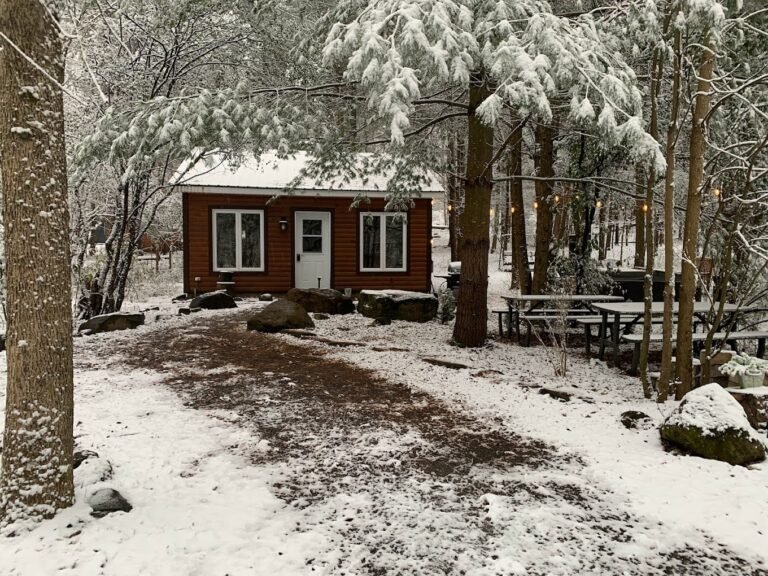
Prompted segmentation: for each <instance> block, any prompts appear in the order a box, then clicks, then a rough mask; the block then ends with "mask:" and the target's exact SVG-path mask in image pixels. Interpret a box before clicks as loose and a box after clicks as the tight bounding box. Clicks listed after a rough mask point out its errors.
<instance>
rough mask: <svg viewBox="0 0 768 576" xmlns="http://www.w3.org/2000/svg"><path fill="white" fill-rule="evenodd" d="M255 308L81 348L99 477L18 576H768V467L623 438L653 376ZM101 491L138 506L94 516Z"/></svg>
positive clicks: (3, 545) (84, 443) (88, 426)
mask: <svg viewBox="0 0 768 576" xmlns="http://www.w3.org/2000/svg"><path fill="white" fill-rule="evenodd" d="M258 305H259V304H255V303H244V305H243V306H242V309H241V310H237V311H233V312H224V313H222V312H203V313H200V314H198V315H194V316H192V317H170V318H168V317H166V318H163V319H161V320H160V321H158V322H155V323H152V324H150V325H148V326H144V327H141V328H140V329H138V330H135V331H131V332H127V333H113V334H109V335H100V336H95V337H86V338H82V339H78V341H77V352H76V364H77V374H76V382H77V391H76V394H77V398H76V404H77V408H76V422H77V425H76V436H77V443H78V446H79V447H80V448H83V449H90V450H95V451H97V452H99V453H100V455H101V456H102V459H99V461H101V462H102V464H101V468H99V464H98V462H99V461H96V464H91V465H90V467H89V466H85V465H83V466H81V467H80V468H78V470H77V471H76V480H77V484H78V503H77V505H76V506H75V507H73V508H72V509H70V510H67V511H65V512H63V513H61V514H60V515H59V516H57V517H56V518H54V519H53V520H51V521H49V522H46V523H45V524H44V525H42V526H40V527H38V528H37V529H35V530H34V531H33V532H31V533H28V534H25V535H23V536H20V537H17V538H13V539H6V540H4V541H2V542H0V558H2V559H3V560H2V563H1V564H0V574H9V575H14V576H16V575H23V576H28V575H32V576H35V575H38V574H40V575H47V574H62V575H67V574H69V575H78V576H87V575H91V574H94V575H96V574H109V575H116V576H123V575H129V574H130V575H134V574H147V575H165V574H169V575H170V574H174V575H176V574H185V575H187V574H189V575H201V576H203V575H205V576H208V575H212V574H229V575H232V576H234V575H240V574H248V575H251V574H265V575H266V574H285V575H288V574H311V573H315V574H349V575H352V574H371V575H379V574H381V575H384V574H403V575H413V574H419V575H421V574H425V575H426V574H468V575H497V574H498V575H502V574H504V575H506V574H527V575H539V574H540V575H544V574H552V575H576V574H578V575H612V574H616V575H619V574H621V575H632V574H637V575H645V574H650V575H653V574H676V575H677V574H680V575H682V574H690V575H704V574H707V575H710V574H711V575H717V574H768V570H766V568H765V564H764V562H765V550H766V549H768V547H766V545H765V544H766V536H765V533H764V531H762V526H763V522H764V519H765V517H766V514H765V512H766V511H765V506H766V504H765V502H764V500H765V499H764V498H763V495H764V490H765V485H766V478H767V477H768V474H767V471H766V469H765V468H764V467H759V466H758V467H754V468H752V469H747V468H739V467H730V466H727V465H724V464H721V463H713V462H707V461H702V460H700V459H697V458H689V457H683V456H680V455H677V454H673V453H667V452H664V450H663V449H662V448H661V446H660V443H659V441H658V439H657V433H656V432H655V430H638V431H634V430H633V431H629V430H625V429H624V428H623V427H621V424H619V423H618V415H619V414H620V412H621V411H623V410H625V409H627V408H629V407H634V408H637V407H640V408H642V409H644V410H646V411H650V409H651V408H652V407H653V404H652V403H647V402H646V403H644V402H643V400H642V399H641V398H640V396H639V385H638V384H637V381H636V380H635V379H630V378H626V377H623V376H619V375H618V374H617V373H615V372H614V371H612V370H610V369H609V368H607V367H606V366H605V365H603V364H601V363H594V362H591V363H590V362H587V361H585V360H581V359H578V358H576V359H574V360H573V361H572V365H571V373H570V374H569V377H568V378H567V379H565V380H564V381H563V380H561V381H557V380H556V379H554V378H553V377H552V376H551V367H550V366H548V364H547V357H546V351H545V350H541V349H540V348H539V349H536V348H531V349H526V348H522V347H519V346H515V345H511V344H509V343H506V342H490V343H489V345H488V346H486V347H485V348H482V349H479V350H457V349H455V348H453V347H451V346H450V345H449V344H448V339H449V337H450V327H449V326H442V325H440V324H436V323H431V324H425V325H414V324H410V323H403V322H395V323H393V324H392V325H391V326H370V320H369V319H367V318H363V317H361V316H359V315H350V316H342V317H332V318H331V319H330V320H322V321H318V322H317V329H316V331H315V332H316V333H317V335H319V336H321V337H325V338H327V339H330V340H334V341H340V340H343V341H345V342H354V343H355V344H353V345H348V346H333V345H329V344H328V343H319V342H316V341H314V342H313V341H311V340H300V339H297V338H296V337H294V336H289V335H278V336H274V335H262V334H257V333H250V332H247V331H246V330H245V328H244V320H245V318H247V316H248V312H249V309H250V310H253V308H254V307H256V306H258ZM424 357H437V358H442V359H445V360H451V361H453V362H460V363H463V364H466V365H467V366H468V368H465V369H459V370H456V369H452V368H447V367H443V366H435V365H433V364H429V363H427V362H424V361H423V358H424ZM544 385H547V386H549V387H557V389H559V390H567V391H569V392H571V393H573V394H574V399H573V400H572V401H571V402H567V403H563V402H559V401H558V400H556V399H553V398H551V397H549V396H546V395H542V394H539V393H538V391H539V390H540V389H541V386H544ZM3 388H4V387H3ZM0 389H2V388H0ZM0 401H4V398H2V394H0ZM665 409H667V410H668V409H670V407H665ZM653 417H654V418H655V419H657V418H659V417H660V415H659V414H653ZM105 459H106V460H109V461H110V463H111V467H112V478H111V479H107V480H106V481H103V480H102V478H104V476H105V475H104V474H102V473H101V471H103V468H104V464H103V462H104V460H105ZM86 462H88V461H86ZM103 485H108V486H112V487H115V488H117V489H118V490H120V491H121V492H122V493H123V494H124V495H125V496H127V497H128V499H129V500H130V501H131V502H132V504H133V505H134V510H133V511H132V512H130V513H129V514H117V515H112V516H109V517H107V518H104V519H100V520H95V519H92V518H90V516H89V515H88V507H87V506H86V504H85V503H84V499H85V495H86V494H87V493H89V492H90V491H92V490H94V489H96V488H98V487H100V486H103ZM734 494H735V495H734Z"/></svg>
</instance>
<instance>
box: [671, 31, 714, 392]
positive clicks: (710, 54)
mask: <svg viewBox="0 0 768 576" xmlns="http://www.w3.org/2000/svg"><path fill="white" fill-rule="evenodd" d="M714 67H715V54H714V51H713V50H712V47H711V41H710V42H709V43H708V44H707V46H705V47H704V51H703V53H702V55H701V63H700V65H699V71H698V81H697V86H696V99H695V105H694V109H693V117H692V119H691V124H692V126H691V143H690V158H691V159H690V165H689V174H688V202H687V206H686V211H685V229H684V231H683V262H682V274H681V277H680V307H679V312H678V318H677V353H676V358H677V372H678V375H679V376H680V385H678V387H677V388H676V390H675V398H676V399H677V400H680V399H682V397H683V396H685V394H686V393H687V392H689V391H690V390H691V389H692V388H693V341H692V340H693V305H694V297H695V295H696V247H697V244H698V240H699V219H700V217H701V184H702V181H703V179H704V154H705V152H706V147H707V143H706V139H705V134H704V119H705V118H706V116H707V113H708V112H709V101H710V90H711V88H712V73H713V71H714Z"/></svg>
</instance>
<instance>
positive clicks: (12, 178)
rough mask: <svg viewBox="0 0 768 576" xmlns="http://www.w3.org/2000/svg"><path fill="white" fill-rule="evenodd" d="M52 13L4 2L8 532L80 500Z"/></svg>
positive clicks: (0, 114) (4, 477) (0, 105)
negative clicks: (75, 497) (76, 486)
mask: <svg viewBox="0 0 768 576" xmlns="http://www.w3.org/2000/svg"><path fill="white" fill-rule="evenodd" d="M53 18H54V17H53V16H52V11H51V10H50V9H49V7H46V6H45V5H43V4H42V3H41V2H39V1H38V0H33V1H29V0H0V33H2V36H0V47H2V50H0V172H1V173H2V194H3V224H4V232H5V253H6V267H7V268H6V269H7V301H8V329H7V334H6V346H7V358H8V392H7V398H6V409H5V417H6V421H5V431H4V435H3V452H2V469H1V470H0V527H2V529H3V531H5V532H11V533H12V532H13V531H15V530H18V529H21V528H22V527H23V526H24V524H25V523H26V522H29V521H35V520H39V519H42V518H47V517H50V516H52V515H53V514H55V512H56V511H57V510H59V509H61V508H64V507H67V506H69V505H71V504H72V501H73V480H72V449H73V447H72V418H73V416H72V414H73V398H72V396H73V392H72V318H71V309H70V288H71V287H70V267H69V233H68V227H69V210H68V206H67V163H66V156H65V150H64V111H63V94H62V89H61V87H60V86H61V83H62V82H63V81H64V58H63V53H62V43H61V39H60V37H59V28H58V25H57V23H56V22H55V21H54V19H53ZM33 63H34V64H33Z"/></svg>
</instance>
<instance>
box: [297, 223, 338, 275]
mask: <svg viewBox="0 0 768 576" xmlns="http://www.w3.org/2000/svg"><path fill="white" fill-rule="evenodd" d="M295 230H296V254H295V255H294V260H295V266H296V268H295V270H296V288H330V287H331V214H330V212H296V226H295Z"/></svg>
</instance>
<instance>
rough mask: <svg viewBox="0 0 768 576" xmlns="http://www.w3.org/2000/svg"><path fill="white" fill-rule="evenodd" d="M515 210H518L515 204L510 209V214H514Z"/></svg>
mask: <svg viewBox="0 0 768 576" xmlns="http://www.w3.org/2000/svg"><path fill="white" fill-rule="evenodd" d="M515 211H516V209H515V207H514V206H512V208H510V209H509V213H510V214H514V213H515Z"/></svg>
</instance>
